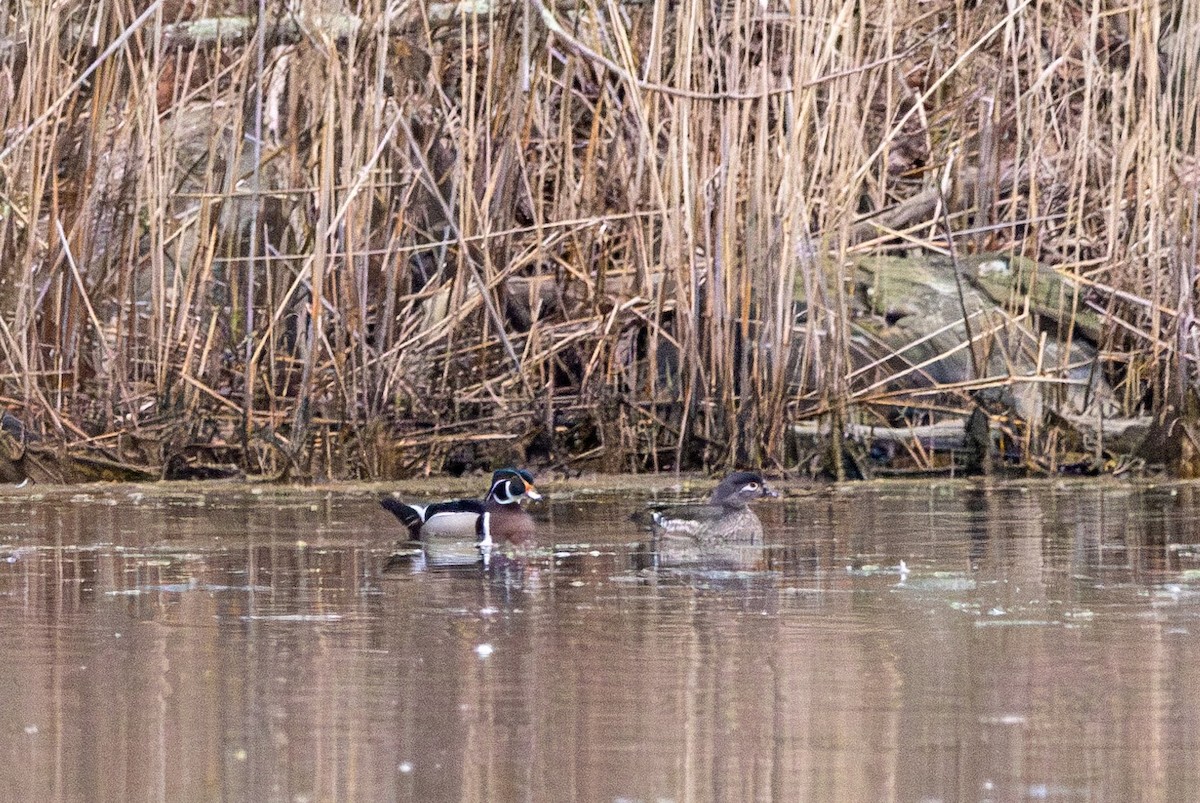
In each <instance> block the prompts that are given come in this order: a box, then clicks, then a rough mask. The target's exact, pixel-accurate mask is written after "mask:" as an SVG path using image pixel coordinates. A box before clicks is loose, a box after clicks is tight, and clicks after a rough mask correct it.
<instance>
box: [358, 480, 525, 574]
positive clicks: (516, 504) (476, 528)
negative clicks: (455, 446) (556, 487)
mask: <svg viewBox="0 0 1200 803" xmlns="http://www.w3.org/2000/svg"><path fill="white" fill-rule="evenodd" d="M541 498H542V495H541V494H539V493H538V492H537V488H535V487H534V485H533V475H532V474H530V473H529V472H528V471H526V470H525V469H521V468H502V469H500V470H498V471H496V472H495V473H494V474H492V487H491V488H490V489H489V490H488V493H487V496H486V497H484V499H483V501H479V500H478V499H456V500H454V501H451V502H435V503H433V504H431V505H409V504H405V503H403V502H401V501H399V500H397V499H392V498H390V497H389V498H386V499H381V500H380V502H379V504H381V505H383V507H384V508H385V509H386V510H389V511H391V513H392V514H393V515H394V516H395V517H396V518H398V519H400V522H401V523H402V524H403V525H404V526H405V527H407V528H408V532H409V535H410V536H411V538H412V540H414V541H421V542H422V543H424V544H426V545H428V544H430V543H431V542H436V543H437V544H438V545H439V546H444V545H447V544H454V543H459V544H469V545H471V546H470V548H471V549H474V550H478V551H477V552H476V553H474V554H475V557H474V558H472V559H473V560H478V557H479V556H480V555H482V557H483V560H484V563H487V562H488V558H489V556H490V554H491V549H492V547H493V546H494V545H495V544H496V543H497V542H503V541H509V542H513V543H526V542H529V541H532V540H533V537H534V533H535V528H534V523H533V517H532V516H530V515H529V513H527V512H526V511H525V509H524V508H522V507H521V500H522V499H541Z"/></svg>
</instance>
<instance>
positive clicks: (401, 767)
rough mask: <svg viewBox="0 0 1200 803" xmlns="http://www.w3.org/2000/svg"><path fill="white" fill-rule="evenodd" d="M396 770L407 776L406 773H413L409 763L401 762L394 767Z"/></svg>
mask: <svg viewBox="0 0 1200 803" xmlns="http://www.w3.org/2000/svg"><path fill="white" fill-rule="evenodd" d="M396 769H398V770H400V772H402V773H404V774H405V775H407V774H408V773H410V772H412V771H413V765H412V762H410V761H401V762H400V764H399V765H398V766H397V767H396Z"/></svg>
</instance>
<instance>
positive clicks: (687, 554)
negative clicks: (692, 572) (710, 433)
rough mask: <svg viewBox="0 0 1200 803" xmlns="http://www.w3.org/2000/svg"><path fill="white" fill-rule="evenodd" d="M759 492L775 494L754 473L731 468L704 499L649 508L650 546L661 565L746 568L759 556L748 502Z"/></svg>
mask: <svg viewBox="0 0 1200 803" xmlns="http://www.w3.org/2000/svg"><path fill="white" fill-rule="evenodd" d="M764 496H779V494H778V493H777V492H776V491H774V490H773V489H771V488H770V487H768V486H767V483H766V482H765V481H764V480H763V477H762V475H761V474H759V473H758V472H756V471H735V472H733V473H732V474H730V475H729V476H727V477H726V478H725V479H723V480H721V483H720V484H719V485H718V486H717V487H716V488H715V489H714V490H713V492H712V495H711V496H710V497H709V499H708V502H707V503H705V504H691V505H676V506H673V507H665V508H657V509H654V510H651V511H650V513H649V516H648V518H649V524H650V527H651V529H652V531H653V533H654V541H653V544H652V549H653V551H654V552H655V554H656V555H658V557H659V561H660V565H668V566H680V565H689V564H703V565H706V566H716V565H721V566H726V565H729V566H732V567H739V568H749V564H753V563H757V562H758V560H760V559H761V558H762V541H763V526H762V522H761V521H759V519H758V516H757V515H755V513H754V511H753V510H751V509H750V507H749V503H750V502H752V501H753V500H755V499H759V498H761V497H764ZM643 520H644V518H643ZM748 549H749V551H748Z"/></svg>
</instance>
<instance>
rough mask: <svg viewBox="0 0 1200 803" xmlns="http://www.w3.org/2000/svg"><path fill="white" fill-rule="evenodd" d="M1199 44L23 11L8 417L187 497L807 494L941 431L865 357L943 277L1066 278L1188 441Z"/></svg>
mask: <svg viewBox="0 0 1200 803" xmlns="http://www.w3.org/2000/svg"><path fill="white" fill-rule="evenodd" d="M1197 54H1200V10H1198V9H1197V7H1196V4H1188V3H1174V2H1158V1H1156V0H1145V1H1144V2H1140V3H1134V4H1118V3H1112V2H1107V0H1105V1H1103V2H1098V3H1082V2H1070V1H1065V0H1064V1H1062V2H1057V1H1054V2H1040V3H1034V2H1031V1H1030V0H1013V2H1009V3H1006V4H996V3H970V2H965V0H959V1H958V2H933V3H929V2H918V1H917V0H907V1H897V2H886V3H882V4H865V3H859V2H852V1H851V0H806V2H795V3H791V4H786V3H780V2H775V1H774V0H760V1H759V2H749V1H748V0H726V2H722V3H710V2H701V1H700V0H675V1H674V2H671V1H670V0H653V2H651V1H650V0H643V1H641V2H631V1H629V0H626V1H625V2H619V1H618V0H603V1H601V0H562V1H560V2H553V0H526V1H525V2H501V1H500V0H490V1H489V0H482V1H481V2H479V3H475V4H431V3H417V2H395V1H393V2H384V0H357V1H356V2H348V0H347V1H346V2H342V1H340V0H294V1H293V2H286V3H285V2H281V0H237V1H236V2H235V1H233V0H228V1H223V0H154V2H150V1H149V0H71V1H70V2H66V1H65V0H50V1H49V2H16V3H8V4H7V5H6V6H5V9H4V10H3V11H0V397H2V398H0V402H2V403H3V404H4V405H5V406H6V408H7V410H8V413H9V416H10V418H11V419H12V420H16V421H19V422H20V427H19V428H18V427H12V428H10V430H9V431H10V432H16V431H18V430H19V431H20V432H22V433H23V436H24V438H25V439H26V440H29V439H33V438H40V439H41V441H42V442H44V443H53V444H59V445H61V446H63V447H66V448H68V449H69V450H73V451H74V452H75V453H78V452H80V451H86V452H87V453H88V454H89V455H90V456H91V458H93V459H94V460H100V461H107V462H106V465H107V464H111V465H112V466H115V467H119V466H135V467H138V468H139V469H141V470H145V471H148V472H151V473H158V474H161V475H163V476H187V475H193V474H195V473H196V472H204V471H208V470H212V471H214V472H217V473H219V470H218V468H217V467H221V466H236V467H237V468H238V470H240V471H245V472H248V473H251V474H262V475H268V476H288V477H294V478H303V477H360V478H362V477H390V476H398V475H404V474H412V473H421V472H430V471H440V470H447V469H449V470H462V469H466V468H470V467H474V466H481V467H482V466H487V465H491V464H494V463H497V462H508V461H514V462H517V461H519V462H526V461H528V462H533V463H538V464H543V465H552V466H555V467H558V468H563V469H567V470H570V469H573V468H585V467H598V468H602V469H606V470H631V471H641V470H653V469H669V468H676V467H707V468H715V467H720V466H725V465H730V464H734V463H738V464H754V465H767V466H772V467H784V468H788V467H793V466H795V465H797V462H798V461H799V460H800V459H801V457H800V456H797V455H796V454H795V453H794V451H793V450H790V449H789V438H790V434H791V432H792V427H793V425H794V424H796V422H803V421H806V420H821V421H823V422H825V425H827V426H828V427H829V428H830V430H831V431H833V432H841V431H843V430H844V429H845V428H846V427H847V426H849V425H850V423H851V422H852V421H855V420H862V419H863V418H864V417H866V418H868V419H869V418H870V417H871V415H883V414H882V413H879V411H880V410H887V409H891V408H898V409H904V408H911V407H913V406H918V407H919V406H926V407H928V406H930V405H932V404H933V402H931V401H930V400H929V399H930V389H929V387H924V388H911V387H908V386H905V385H903V383H900V384H899V385H898V384H897V382H894V381H889V379H898V377H891V376H889V373H888V372H893V373H897V374H898V373H899V372H900V371H904V372H905V373H906V374H908V373H911V372H912V371H913V370H915V369H914V368H913V366H911V365H910V366H908V367H905V368H898V367H897V366H896V365H895V364H894V363H883V364H882V365H877V366H875V369H874V370H872V371H864V370H863V366H864V364H867V365H870V364H871V362H872V361H871V360H870V359H869V358H867V357H863V356H862V355H859V354H857V353H856V346H855V336H854V334H855V331H856V330H855V317H856V315H857V314H859V313H858V312H857V311H856V306H855V299H854V297H853V296H854V292H855V290H854V272H853V267H852V265H853V261H854V259H855V258H856V257H857V256H861V255H868V254H888V253H902V252H905V251H907V250H910V249H918V248H919V249H926V250H929V251H932V252H936V253H943V254H949V255H951V256H952V257H953V258H955V259H958V258H959V257H961V256H964V255H969V254H974V253H981V252H992V251H995V252H1001V253H1008V254H1013V255H1018V256H1023V257H1028V258H1031V259H1034V260H1040V261H1041V262H1043V263H1046V264H1052V265H1053V266H1054V268H1055V270H1056V271H1057V272H1058V273H1060V274H1061V275H1063V276H1066V277H1069V278H1070V279H1071V285H1070V286H1071V287H1074V288H1076V290H1075V291H1074V292H1072V293H1070V294H1067V295H1065V296H1064V297H1062V298H1061V299H1060V304H1061V305H1062V306H1063V308H1064V310H1065V312H1064V315H1063V318H1064V319H1066V320H1068V321H1072V320H1073V319H1074V318H1075V317H1076V316H1077V315H1079V314H1081V313H1084V312H1088V313H1091V314H1095V315H1098V316H1100V318H1101V320H1102V321H1103V325H1102V326H1101V328H1100V330H1099V331H1098V333H1096V334H1095V340H1096V343H1095V345H1096V347H1097V348H1098V351H1099V354H1100V358H1099V360H1098V361H1097V366H1096V370H1097V371H1100V372H1102V373H1103V375H1104V376H1105V377H1106V378H1107V381H1109V382H1110V383H1111V384H1112V386H1113V387H1114V389H1115V390H1116V392H1117V396H1118V400H1119V406H1120V414H1121V415H1124V416H1135V415H1158V416H1160V417H1161V416H1162V415H1164V414H1166V413H1167V412H1168V411H1175V412H1176V413H1177V412H1178V411H1180V410H1184V409H1186V408H1187V405H1188V403H1189V402H1188V399H1189V396H1190V394H1192V393H1193V392H1194V388H1195V385H1196V379H1197V367H1196V366H1197V359H1198V358H1200V344H1198V342H1197V331H1196V324H1195V321H1196V317H1195V315H1196V271H1197V226H1196V222H1197V216H1198V213H1200V204H1198V197H1200V161H1198V154H1197V120H1198V119H1200V109H1198V108H1197V104H1198V103H1200V82H1198V80H1197V75H1198V74H1200V64H1198V63H1197V62H1198V60H1200V56H1198V55H1197ZM801 299H802V301H801ZM1021 304H1022V301H1021V299H1020V298H1016V297H1014V298H1013V299H1012V300H1011V303H1010V304H1009V305H1008V310H1007V313H1008V314H1009V315H1011V316H1013V317H1014V318H1020V317H1021V316H1022V315H1026V316H1028V314H1029V313H1028V310H1027V309H1022V308H1021ZM967 317H969V316H967ZM999 328H1000V327H998V326H993V327H992V329H991V330H989V329H988V327H987V326H985V325H983V324H980V325H979V327H978V328H977V329H976V330H974V331H973V330H972V329H971V328H970V324H969V323H968V324H967V329H966V338H965V339H964V341H963V342H964V346H965V347H966V348H967V349H968V351H969V352H970V354H971V355H972V360H973V361H975V362H978V359H979V358H978V357H977V356H976V355H977V353H979V352H981V350H983V349H984V348H985V346H984V340H986V339H987V337H988V335H987V334H986V332H987V331H998V329H999ZM1035 331H1036V330H1035ZM977 336H978V337H977ZM1077 336H1078V335H1077V334H1076V329H1075V328H1074V327H1072V326H1070V325H1066V326H1059V327H1057V329H1056V330H1055V331H1052V332H1050V333H1049V337H1050V338H1051V340H1057V341H1058V342H1059V343H1061V344H1064V345H1066V344H1069V342H1070V340H1071V339H1072V338H1074V337H1077ZM1035 340H1036V338H1035ZM1033 350H1034V351H1036V350H1037V348H1036V344H1035V345H1034V347H1033ZM1041 353H1042V352H1039V354H1041ZM1058 353H1059V354H1062V355H1065V354H1067V350H1066V349H1060V350H1059V352H1058ZM1065 359H1066V358H1065V357H1062V358H1061V359H1060V362H1061V361H1063V360H1065ZM1058 368H1059V369H1062V368H1063V366H1062V365H1059V366H1058ZM1054 369H1055V366H1054V365H1050V364H1048V363H1047V362H1046V361H1045V360H1042V359H1041V357H1039V361H1038V374H1039V376H1042V377H1043V378H1044V379H1045V381H1048V382H1054V381H1059V380H1056V379H1054V377H1061V375H1062V372H1061V370H1059V371H1058V372H1057V373H1056V372H1055V370H1054ZM881 371H882V372H883V373H882V375H881V374H880V372H881ZM1003 381H1005V380H1003V379H997V378H996V377H995V376H994V375H985V374H984V373H983V372H980V371H976V374H975V375H974V376H973V377H972V378H971V380H970V381H966V382H962V383H958V384H957V385H955V386H954V387H946V388H940V387H937V383H936V382H934V383H933V385H934V388H933V389H934V391H936V392H937V393H938V394H939V395H938V401H937V404H940V405H943V406H948V408H949V409H959V410H961V411H963V412H968V411H969V410H970V409H971V405H972V399H973V394H976V393H977V392H978V391H980V390H981V389H985V388H988V387H993V386H995V385H996V384H998V383H1002V382H1003ZM1036 423H1037V422H1031V424H1033V425H1031V426H1030V427H1029V428H1028V429H1026V430H1025V434H1024V436H1023V437H1026V438H1027V439H1030V440H1029V442H1027V444H1026V446H1027V449H1028V451H1029V452H1031V453H1036V452H1038V451H1039V450H1041V451H1045V450H1047V449H1049V450H1053V449H1054V448H1055V444H1054V442H1053V440H1052V439H1051V440H1045V441H1040V442H1037V443H1035V442H1033V440H1031V439H1036V438H1038V437H1041V436H1040V435H1038V432H1039V430H1038V427H1037V426H1036ZM840 442H841V439H840V438H838V437H834V438H833V439H832V443H833V444H834V445H835V447H836V445H837V444H839V443H840Z"/></svg>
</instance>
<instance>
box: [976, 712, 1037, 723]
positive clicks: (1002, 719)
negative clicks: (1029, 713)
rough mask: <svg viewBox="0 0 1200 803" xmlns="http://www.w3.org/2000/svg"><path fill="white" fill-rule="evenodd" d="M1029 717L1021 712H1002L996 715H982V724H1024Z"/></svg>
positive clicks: (980, 721) (980, 719) (980, 720)
mask: <svg viewBox="0 0 1200 803" xmlns="http://www.w3.org/2000/svg"><path fill="white" fill-rule="evenodd" d="M1026 722H1028V719H1027V718H1026V717H1024V716H1022V715H1021V714H1000V715H999V716H994V717H980V718H979V724H980V725H1024V724H1025V723H1026Z"/></svg>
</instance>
